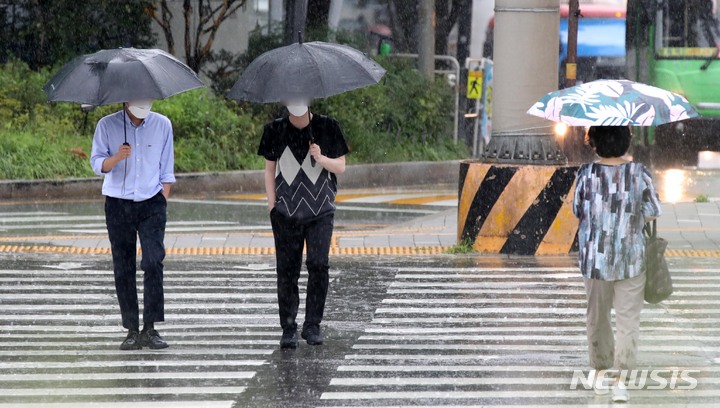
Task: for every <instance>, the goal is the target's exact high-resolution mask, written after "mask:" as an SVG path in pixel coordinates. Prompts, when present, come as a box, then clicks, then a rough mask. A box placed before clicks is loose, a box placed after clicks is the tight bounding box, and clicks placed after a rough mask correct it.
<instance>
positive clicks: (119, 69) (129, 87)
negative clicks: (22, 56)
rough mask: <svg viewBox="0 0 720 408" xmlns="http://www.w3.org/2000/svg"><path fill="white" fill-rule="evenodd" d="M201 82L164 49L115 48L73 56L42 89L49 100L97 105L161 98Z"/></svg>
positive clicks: (192, 87)
mask: <svg viewBox="0 0 720 408" xmlns="http://www.w3.org/2000/svg"><path fill="white" fill-rule="evenodd" d="M203 86H204V84H203V83H202V82H201V81H200V79H198V77H197V75H196V74H195V72H194V71H193V70H192V69H190V67H188V66H187V65H185V64H184V63H182V62H181V61H180V60H178V59H177V58H175V57H173V56H172V55H170V54H168V53H166V52H165V51H162V50H158V49H147V50H146V49H137V48H116V49H111V50H102V51H98V52H96V53H94V54H88V55H83V56H80V57H77V58H75V59H73V60H72V61H70V62H69V63H67V64H66V65H64V66H63V67H62V68H60V71H58V72H57V73H56V74H55V75H54V76H53V77H52V78H51V79H50V81H49V82H48V83H47V84H46V85H45V86H44V87H43V90H44V91H45V93H47V95H48V99H49V100H50V101H56V102H60V101H63V102H77V103H83V104H88V105H95V106H99V105H109V104H112V103H121V102H127V101H130V100H135V99H153V100H158V99H165V98H167V97H169V96H172V95H176V94H178V93H181V92H185V91H189V90H191V89H195V88H200V87H203Z"/></svg>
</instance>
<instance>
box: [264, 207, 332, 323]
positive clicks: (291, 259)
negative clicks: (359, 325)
mask: <svg viewBox="0 0 720 408" xmlns="http://www.w3.org/2000/svg"><path fill="white" fill-rule="evenodd" d="M333 220H334V214H329V215H327V216H324V217H321V218H319V219H316V220H313V221H311V222H309V223H297V222H294V221H291V220H289V219H288V218H286V217H284V216H283V215H282V214H280V213H278V212H277V210H274V209H273V210H272V211H271V212H270V221H271V223H272V229H273V236H274V237H275V259H276V261H277V294H278V307H279V309H280V326H281V327H282V328H283V330H285V329H293V330H294V329H297V323H295V318H296V317H297V312H298V306H299V304H300V295H299V291H298V280H299V279H300V268H301V266H302V256H303V246H307V257H306V260H305V265H306V266H307V271H308V284H307V295H306V298H305V321H304V323H303V327H308V326H312V325H318V324H320V322H321V321H322V318H323V313H324V311H325V299H326V298H327V292H328V284H329V279H330V278H329V274H328V271H329V269H330V267H329V265H328V254H329V252H330V240H331V238H332V232H333Z"/></svg>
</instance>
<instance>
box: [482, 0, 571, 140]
mask: <svg viewBox="0 0 720 408" xmlns="http://www.w3.org/2000/svg"><path fill="white" fill-rule="evenodd" d="M559 8H560V1H559V0H495V29H494V31H495V34H494V38H495V40H494V44H493V56H494V59H493V63H494V77H493V80H494V87H495V89H494V94H493V96H494V100H493V136H494V135H495V133H501V134H502V133H514V134H523V133H524V134H531V133H537V129H539V128H545V127H547V126H548V122H547V121H546V120H544V119H542V118H538V117H536V116H531V115H528V114H526V113H525V112H527V110H528V109H529V108H530V107H531V106H532V105H533V104H534V103H535V102H536V101H537V100H538V99H540V97H542V96H543V95H545V94H546V93H548V92H550V91H553V90H555V89H557V84H558V81H557V78H558V59H559V52H560V51H559V50H560V48H559V41H560V40H559V38H560V11H559ZM531 129H532V130H531Z"/></svg>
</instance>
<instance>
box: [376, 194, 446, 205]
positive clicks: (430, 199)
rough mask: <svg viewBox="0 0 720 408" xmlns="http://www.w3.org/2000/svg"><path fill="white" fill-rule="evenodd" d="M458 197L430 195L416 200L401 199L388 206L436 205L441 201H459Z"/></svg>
mask: <svg viewBox="0 0 720 408" xmlns="http://www.w3.org/2000/svg"><path fill="white" fill-rule="evenodd" d="M457 198H458V196H457V194H455V195H428V196H423V197H414V198H401V199H399V200H392V201H388V202H387V203H388V204H400V205H423V204H429V203H436V202H439V201H448V200H457Z"/></svg>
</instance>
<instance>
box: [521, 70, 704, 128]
mask: <svg viewBox="0 0 720 408" xmlns="http://www.w3.org/2000/svg"><path fill="white" fill-rule="evenodd" d="M527 113H529V114H530V115H534V116H539V117H541V118H545V119H548V120H552V121H555V122H563V123H565V124H568V125H570V126H627V125H631V126H658V125H662V124H664V123H670V122H676V121H679V120H683V119H690V118H694V117H697V116H700V114H699V113H698V112H697V111H696V110H695V108H693V107H692V105H690V103H689V102H688V101H687V99H685V98H684V97H683V96H681V95H678V94H676V93H673V92H669V91H666V90H664V89H660V88H656V87H654V86H650V85H645V84H641V83H637V82H633V81H628V80H610V79H599V80H596V81H592V82H586V83H584V84H582V85H576V86H573V87H570V88H565V89H560V90H558V91H554V92H550V93H549V94H547V95H545V96H543V97H542V99H540V100H539V101H538V102H536V103H535V105H533V106H532V107H531V108H530V110H528V111H527Z"/></svg>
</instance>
